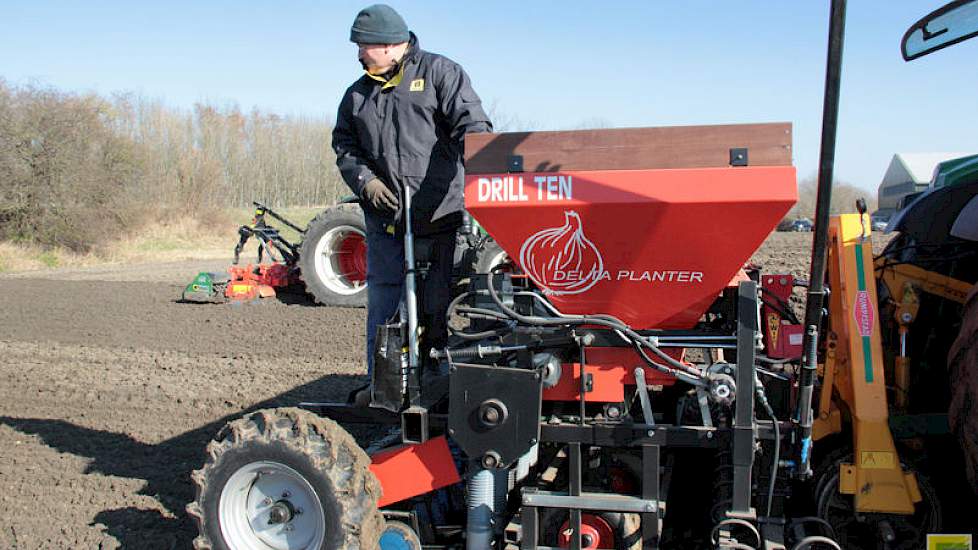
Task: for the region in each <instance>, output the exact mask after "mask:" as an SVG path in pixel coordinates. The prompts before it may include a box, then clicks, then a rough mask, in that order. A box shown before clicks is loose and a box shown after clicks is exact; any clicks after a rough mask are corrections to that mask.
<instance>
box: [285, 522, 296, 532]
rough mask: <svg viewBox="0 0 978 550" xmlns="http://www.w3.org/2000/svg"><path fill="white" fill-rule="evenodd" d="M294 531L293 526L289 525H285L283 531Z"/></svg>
mask: <svg viewBox="0 0 978 550" xmlns="http://www.w3.org/2000/svg"><path fill="white" fill-rule="evenodd" d="M294 529H295V525H292V524H291V523H287V524H286V525H285V530H286V531H292V530H294Z"/></svg>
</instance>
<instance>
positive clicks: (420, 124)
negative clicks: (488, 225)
mask: <svg viewBox="0 0 978 550" xmlns="http://www.w3.org/2000/svg"><path fill="white" fill-rule="evenodd" d="M400 72H401V74H402V76H401V78H400V81H399V82H397V83H396V85H394V83H395V81H396V77H395V78H392V79H391V80H390V81H389V82H388V83H387V84H386V85H385V83H383V82H380V81H378V80H376V79H374V78H371V77H370V76H368V75H366V74H365V75H363V76H362V77H361V78H360V79H359V80H357V81H356V82H354V83H353V85H351V86H350V87H349V88H348V89H347V91H346V94H345V95H344V96H343V100H342V101H341V102H340V108H339V113H338V114H337V116H336V126H335V127H334V128H333V150H334V151H335V152H336V165H337V166H338V167H339V169H340V173H341V174H342V176H343V180H344V181H345V182H346V184H347V185H348V186H349V187H350V189H351V190H352V191H353V192H354V193H356V194H357V196H360V197H362V196H363V187H364V185H365V184H366V183H367V182H368V181H370V180H371V179H373V178H374V177H378V178H380V180H381V181H383V182H384V183H385V184H386V185H387V186H388V187H390V188H391V189H392V190H394V192H396V193H397V194H398V197H399V198H401V197H400V195H401V186H402V185H405V184H406V185H407V186H408V188H409V189H411V192H412V194H411V197H412V209H411V214H412V218H413V220H414V223H413V225H414V230H415V231H416V232H417V233H418V234H419V235H424V234H430V233H435V232H439V231H444V230H448V229H452V228H455V227H457V226H458V224H459V223H460V221H461V218H462V208H463V196H462V190H463V185H464V173H463V167H462V154H463V139H464V137H465V134H466V133H469V132H491V131H492V123H491V122H490V121H489V117H488V116H486V113H485V111H483V109H482V102H481V101H480V100H479V96H478V95H476V93H475V91H474V90H473V89H472V86H471V83H470V81H469V77H468V75H467V74H465V71H464V70H462V67H460V66H459V65H458V64H457V63H455V62H454V61H452V60H450V59H448V58H446V57H443V56H441V55H438V54H433V53H430V52H426V51H424V50H421V49H420V48H419V47H418V39H417V37H416V36H415V35H414V33H411V41H410V43H409V46H408V51H407V53H406V54H405V56H404V59H403V60H402V61H401V68H400ZM364 202H366V201H364ZM403 203H404V201H403V198H401V204H403ZM364 211H365V212H366V214H367V215H371V216H380V215H382V214H381V213H379V212H377V211H376V210H374V209H373V208H372V207H371V206H370V205H369V204H365V205H364Z"/></svg>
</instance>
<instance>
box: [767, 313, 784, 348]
mask: <svg viewBox="0 0 978 550" xmlns="http://www.w3.org/2000/svg"><path fill="white" fill-rule="evenodd" d="M780 331H781V318H780V317H778V314H777V313H768V314H767V333H768V336H769V337H770V338H771V346H772V347H773V346H776V345H778V333H779V332H780Z"/></svg>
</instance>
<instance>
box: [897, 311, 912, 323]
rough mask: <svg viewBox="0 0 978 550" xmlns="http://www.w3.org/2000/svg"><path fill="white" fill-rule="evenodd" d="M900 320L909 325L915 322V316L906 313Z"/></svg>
mask: <svg viewBox="0 0 978 550" xmlns="http://www.w3.org/2000/svg"><path fill="white" fill-rule="evenodd" d="M900 319H901V320H902V321H903V322H904V323H909V322H910V321H913V315H911V314H910V312H909V311H904V312H903V314H902V315H900Z"/></svg>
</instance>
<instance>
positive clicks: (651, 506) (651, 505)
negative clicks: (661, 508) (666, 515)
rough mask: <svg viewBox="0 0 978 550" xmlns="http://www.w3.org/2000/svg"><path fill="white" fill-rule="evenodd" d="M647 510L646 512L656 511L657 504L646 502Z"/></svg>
mask: <svg viewBox="0 0 978 550" xmlns="http://www.w3.org/2000/svg"><path fill="white" fill-rule="evenodd" d="M645 511H646V512H654V511H655V504H652V503H651V502H650V503H648V504H646V505H645Z"/></svg>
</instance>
